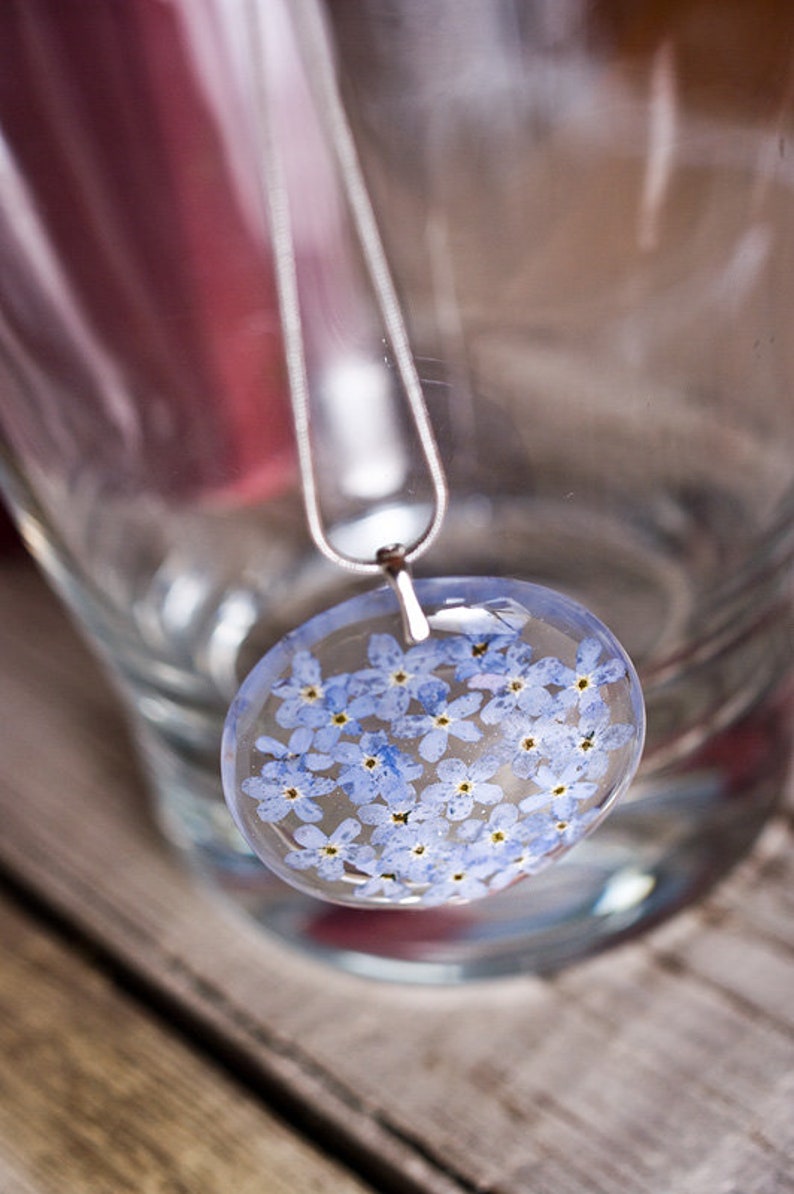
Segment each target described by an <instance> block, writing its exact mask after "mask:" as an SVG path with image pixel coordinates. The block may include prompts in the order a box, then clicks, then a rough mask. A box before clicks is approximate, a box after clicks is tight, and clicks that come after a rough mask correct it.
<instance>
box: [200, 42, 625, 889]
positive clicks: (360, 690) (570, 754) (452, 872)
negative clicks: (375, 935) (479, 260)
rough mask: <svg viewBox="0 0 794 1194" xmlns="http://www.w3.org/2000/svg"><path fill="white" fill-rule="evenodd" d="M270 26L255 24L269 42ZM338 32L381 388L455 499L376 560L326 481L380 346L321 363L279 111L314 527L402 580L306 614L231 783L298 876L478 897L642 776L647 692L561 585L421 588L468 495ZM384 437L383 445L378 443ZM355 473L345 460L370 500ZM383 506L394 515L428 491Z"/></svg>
mask: <svg viewBox="0 0 794 1194" xmlns="http://www.w3.org/2000/svg"><path fill="white" fill-rule="evenodd" d="M261 32H262V31H261V29H259V28H258V27H257V28H255V29H252V42H253V44H257V38H258V37H259V36H260V34H261ZM323 44H324V43H323V42H322V38H321V39H320V41H319V42H318V47H319V49H318V50H317V53H316V54H315V58H314V63H313V65H314V71H313V74H314V76H315V78H316V80H317V81H318V86H320V88H321V91H322V97H323V106H324V108H325V109H326V111H327V114H328V129H329V135H330V140H331V148H332V149H333V151H334V156H335V160H336V163H337V166H338V172H339V180H340V183H341V188H342V191H343V193H344V195H345V196H346V198H347V204H348V208H349V216H350V227H351V231H353V232H354V233H355V237H354V239H355V240H356V241H357V243H358V245H359V247H360V251H361V264H362V265H363V267H364V270H363V273H362V275H361V276H362V277H366V278H368V283H369V287H370V297H371V299H372V307H373V310H372V314H373V316H374V315H375V314H376V313H377V315H378V316H379V321H380V328H379V330H380V332H382V336H380V335H379V337H378V348H377V359H378V360H379V361H380V362H381V364H380V365H378V366H377V367H376V369H375V372H376V373H377V374H378V379H379V381H378V386H377V387H376V392H377V394H378V395H379V402H380V399H381V398H383V396H384V395H385V394H387V393H392V394H393V395H394V398H395V402H399V401H402V400H404V403H405V409H404V411H402V412H400V414H401V416H404V417H405V421H406V425H408V424H409V423H410V424H411V425H412V428H413V439H412V442H413V444H414V449H412V450H413V452H414V455H415V456H416V458H417V459H416V461H415V464H416V465H417V467H418V465H419V463H420V461H419V457H421V459H422V460H423V462H424V466H425V468H426V472H427V481H428V485H429V489H428V492H430V493H432V495H433V501H432V507H431V509H430V510H429V514H428V521H427V524H426V526H425V529H424V531H423V532H422V533H421V534H420V535H419V536H418V537H417V538H416V539H414V541H413V542H412V543H409V544H408V545H407V546H405V547H403V546H401V545H399V544H397V545H394V546H386V547H381V548H380V549H379V550H377V551H376V552H375V553H374V557H371V556H369V555H368V554H366V553H365V556H364V558H358V557H355V556H351V555H348V554H346V553H345V552H343V551H341V550H340V549H339V547H338V545H336V544H335V543H334V541H333V537H332V536H329V535H328V534H327V533H326V529H325V519H324V516H323V510H322V508H321V501H320V491H321V488H322V489H323V490H327V489H328V486H329V478H331V477H333V476H334V469H333V468H330V467H329V459H330V458H329V457H328V454H327V453H326V468H325V470H324V478H323V486H322V487H321V486H320V484H319V480H320V479H319V478H318V476H317V472H316V469H315V443H314V440H315V435H316V434H319V431H318V430H317V428H319V429H322V427H323V426H324V425H325V424H324V422H323V419H319V420H316V421H315V420H314V419H313V414H314V412H315V411H316V409H317V406H318V404H319V405H320V406H322V403H323V401H326V402H327V401H329V398H328V392H327V391H329V387H328V386H327V385H325V384H324V383H323V381H322V378H323V376H325V377H326V381H327V378H328V377H329V376H333V375H335V373H336V372H338V370H336V366H337V365H338V364H339V363H340V361H341V362H342V363H345V364H346V375H347V376H350V375H351V369H352V372H353V373H355V372H356V370H355V368H354V367H353V366H355V363H356V361H357V360H358V359H359V356H360V354H361V352H362V347H361V345H360V344H359V343H358V341H356V342H355V343H353V344H351V345H345V344H344V343H343V342H341V341H339V340H338V339H336V338H335V339H334V340H333V343H331V344H330V345H328V344H326V345H325V346H324V347H323V349H322V351H320V347H319V346H318V345H316V344H315V345H314V349H313V356H312V373H311V376H310V372H309V368H308V365H307V356H306V352H305V342H304V326H303V310H304V302H303V299H304V298H305V295H302V292H301V277H300V271H299V270H298V268H297V252H296V245H295V243H294V241H293V237H292V222H291V205H290V194H289V187H288V185H287V172H285V170H284V168H283V163H282V161H281V148H282V146H281V144H280V138H279V130H278V128H277V127H276V125H275V124H274V123H273V122H272V121H271V120H270V119H269V110H268V108H267V105H266V104H265V106H264V119H263V134H264V147H265V151H266V152H265V154H264V161H265V163H266V169H265V170H264V176H263V182H264V184H265V192H266V195H267V206H268V212H269V217H270V229H271V234H272V241H273V249H274V265H275V274H276V282H277V289H278V295H279V307H280V312H281V317H282V330H283V335H284V345H285V360H286V365H287V373H288V376H289V388H290V398H291V402H292V409H293V415H294V423H295V442H296V447H297V452H298V462H299V467H300V478H301V486H302V490H303V497H304V504H305V509H306V520H307V527H308V530H309V533H310V535H311V537H312V539H313V540H314V543H315V545H316V546H317V549H318V551H320V552H321V553H322V554H323V555H324V556H325V557H326V558H327V559H329V560H331V561H332V562H334V563H335V564H337V565H338V566H339V567H341V568H344V569H347V570H348V571H352V572H354V573H358V574H360V575H369V576H376V575H377V576H380V577H381V578H382V577H383V576H384V575H385V577H386V579H387V580H388V581H389V585H390V587H388V588H379V589H376V590H374V591H372V592H370V593H367V594H365V595H363V596H360V597H355V598H353V599H352V600H350V601H346V602H344V603H343V604H341V605H337V606H335V607H333V608H332V609H329V610H327V611H326V612H324V613H321V614H319V615H317V616H316V617H314V618H312V619H311V620H309V621H308V622H305V623H304V624H303V625H302V626H299V627H298V628H297V629H296V630H294V631H292V633H291V634H288V635H287V636H286V637H285V638H284V639H282V640H281V642H280V643H278V644H277V645H276V646H274V647H273V648H272V649H271V650H270V651H269V652H268V653H267V654H266V655H265V656H264V658H263V659H262V660H261V661H260V663H259V664H258V665H257V666H256V667H255V668H254V670H253V672H252V673H251V674H250V676H249V677H248V678H247V680H246V681H245V682H244V684H243V686H242V688H241V690H240V692H239V694H238V696H237V697H236V699H235V701H234V703H233V705H232V707H231V709H230V711H229V715H228V718H227V722H226V728H225V733H224V740H223V757H222V773H223V783H224V791H225V794H226V799H227V802H228V804H229V806H230V808H231V811H232V813H233V815H234V818H235V820H236V823H237V825H238V826H239V828H240V830H241V832H242V834H243V836H244V837H245V838H246V839H247V841H248V842H249V844H250V846H251V848H252V849H253V850H254V852H255V853H256V854H258V855H259V857H260V858H262V860H263V861H264V862H265V863H266V864H267V866H268V867H269V868H270V869H271V870H272V871H274V872H275V873H276V874H277V875H280V876H281V878H283V879H285V880H286V881H287V882H288V883H291V884H293V885H294V886H295V887H298V888H300V889H302V890H304V891H306V892H309V893H311V894H312V895H315V896H319V897H321V898H323V899H326V900H331V901H335V902H338V903H343V904H352V905H356V906H359V907H362V906H389V907H406V908H415V907H429V906H436V905H440V904H446V903H461V902H466V901H468V900H474V899H478V898H480V897H483V896H486V895H488V894H489V893H490V892H494V891H499V890H501V889H503V888H505V887H507V886H508V885H510V884H511V883H514V882H516V881H518V880H521V879H523V878H525V877H526V876H529V875H533V874H535V873H536V872H537V871H539V870H541V869H542V868H543V867H545V866H546V865H548V864H549V863H550V862H552V861H553V860H554V859H557V858H560V857H561V856H562V855H563V854H565V853H566V851H567V850H569V849H570V848H571V847H572V846H573V845H575V843H576V842H577V841H579V840H580V839H581V838H582V837H584V836H585V834H587V833H589V832H590V831H591V830H593V829H594V828H595V827H596V825H598V823H599V822H600V820H601V819H602V818H603V817H604V815H605V814H606V812H607V811H608V809H609V808H610V807H611V805H612V804H613V803H614V801H615V800H616V799H617V798H618V796H619V795H620V793H621V792H622V791H623V790H624V789H625V788H626V787H627V785H628V783H629V781H630V780H631V778H632V776H633V774H634V772H635V770H636V768H637V765H638V762H639V758H640V754H641V751H642V744H643V737H644V725H645V723H644V710H643V702H642V695H641V691H640V686H639V683H638V680H637V677H636V675H635V672H634V669H633V668H632V666H631V663H630V661H629V660H628V658H627V656H626V655H625V653H624V652H623V650H622V648H621V647H620V645H619V644H618V643H617V642H616V640H615V639H614V638H613V636H612V635H611V633H610V632H609V631H608V630H607V629H606V627H604V626H603V625H602V624H601V623H600V622H599V621H598V620H597V619H596V618H595V617H594V616H593V615H592V614H590V613H588V612H587V611H586V610H584V609H582V608H581V607H580V606H578V605H576V604H575V603H573V602H571V601H569V600H568V599H567V598H565V597H564V596H562V595H560V594H559V593H554V592H551V591H549V590H547V589H542V588H539V587H537V586H536V585H532V584H528V583H525V582H522V581H517V580H506V579H503V578H488V577H469V578H464V579H446V578H445V579H436V580H424V581H418V582H417V583H416V585H415V586H414V584H413V582H412V580H411V575H410V570H409V566H410V565H411V564H412V563H413V562H414V561H415V560H416V559H418V558H419V556H420V555H421V554H423V553H424V552H426V551H428V550H429V548H430V547H431V546H432V544H433V542H434V541H435V539H436V537H437V536H438V534H439V533H440V531H441V528H442V525H443V522H444V516H445V512H446V509H447V504H448V497H449V494H448V487H447V482H446V477H445V473H444V467H443V463H442V459H441V454H440V451H439V447H438V444H437V443H436V439H435V435H434V431H433V427H432V425H431V422H430V418H429V415H428V411H427V408H426V404H425V401H424V394H423V389H422V383H421V380H420V378H419V376H418V373H417V370H416V365H415V361H414V354H413V352H412V350H411V346H410V341H409V337H408V329H407V327H406V323H405V320H404V319H403V315H402V311H401V308H400V304H399V300H398V294H397V290H396V288H395V286H394V284H393V282H392V279H391V274H390V270H389V264H388V260H387V257H386V253H385V250H384V246H383V243H382V242H381V238H380V234H379V230H378V227H377V223H376V221H375V217H374V212H373V210H372V207H371V205H370V202H369V197H368V192H367V185H366V179H365V177H364V175H363V172H362V170H361V168H360V165H359V163H358V159H357V154H356V147H355V138H354V136H353V135H352V130H351V129H350V128H349V126H348V123H347V119H346V115H345V111H344V104H343V102H342V99H341V96H340V95H339V93H338V91H337V89H336V86H335V82H334V75H333V60H332V58H331V57H329V56H328V55H327V54H325V52H324V51H323V50H322V46H323ZM265 82H266V81H265ZM266 94H267V88H266V86H263V88H262V95H263V96H265V95H266ZM343 276H344V277H347V276H348V275H347V273H346V272H344V271H343ZM357 276H358V275H357ZM362 297H363V296H362V295H358V296H357V301H360V300H361V299H362ZM373 326H375V325H374V324H373ZM384 349H385V350H386V355H385V356H384V353H383V350H384ZM324 354H325V355H324ZM326 358H327V359H326ZM362 359H363V363H364V366H365V368H364V371H363V374H361V375H360V377H359V381H360V383H361V384H365V385H372V384H373V383H372V375H373V370H372V367H373V359H371V358H367V357H366V354H365V356H364V358H362ZM384 362H385V363H384ZM392 366H393V370H394V372H393V376H392ZM324 370H325V374H324V372H323V371H324ZM362 377H363V379H364V381H363V382H361V378H362ZM317 379H319V382H318V383H317V384H314V383H315V382H316V381H317ZM398 380H399V384H397V381H398ZM361 384H359V386H358V390H357V391H356V393H357V395H358V397H357V401H358V407H357V409H360V410H362V411H364V410H365V409H366V407H367V404H366V402H363V401H362V393H361ZM331 389H333V387H331ZM354 390H355V387H354ZM329 392H330V391H329ZM400 393H402V399H401V398H400V397H399V395H400ZM324 395H325V397H324ZM337 401H338V402H342V401H343V396H341V395H337ZM376 406H378V404H377V403H376ZM378 409H380V407H379V406H378ZM326 413H327V412H326ZM400 424H401V419H400V418H396V419H395V425H400ZM384 425H385V424H384ZM371 442H372V437H371V436H370V437H369V439H366V438H365V439H364V440H363V441H362V449H361V450H362V454H363V455H365V456H368V454H370V453H371V448H370V447H368V446H367V445H369V444H371ZM326 447H327V445H326ZM370 463H371V461H370V460H369V459H367V464H368V465H369V464H370ZM347 464H348V465H349V461H348V462H347ZM343 472H344V462H340V464H339V475H340V489H341V490H342V491H343V492H344V493H345V494H346V495H347V497H350V496H351V493H352V490H351V491H348V490H349V485H348V488H346V487H345V484H344V483H343V481H344V477H343V476H342V474H343ZM347 480H348V482H349V481H350V476H348V478H347ZM415 482H416V478H414V479H413V484H414V485H415ZM406 485H407V478H406ZM374 500H375V499H374V498H373V501H374ZM380 500H381V505H382V507H383V508H382V509H381V510H380V513H381V514H382V515H386V514H387V513H388V509H389V507H390V506H392V507H394V508H399V507H400V506H401V504H403V503H405V504H406V505H407V506H410V505H411V503H412V501H413V500H414V499H413V498H412V497H411V493H410V492H406V493H405V494H404V495H402V496H401V495H400V494H399V493H397V492H394V493H392V492H389V493H382V494H380ZM384 502H385V506H383V503H384Z"/></svg>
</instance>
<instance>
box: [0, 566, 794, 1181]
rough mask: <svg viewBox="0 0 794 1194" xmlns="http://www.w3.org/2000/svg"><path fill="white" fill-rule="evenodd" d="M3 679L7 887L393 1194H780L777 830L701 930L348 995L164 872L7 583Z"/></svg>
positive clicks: (111, 727) (682, 921)
mask: <svg viewBox="0 0 794 1194" xmlns="http://www.w3.org/2000/svg"><path fill="white" fill-rule="evenodd" d="M26 625H30V626H34V627H36V628H38V629H39V635H37V638H36V640H35V641H26V640H25V638H24V635H23V630H24V627H25V626H26ZM0 658H2V660H3V678H2V684H1V685H0V713H1V715H2V716H1V717H0V737H1V739H2V749H1V750H0V815H2V817H3V821H4V834H3V837H2V840H0V861H2V863H3V865H5V867H6V868H7V869H8V870H9V871H10V872H11V873H12V874H13V875H15V876H16V877H17V879H18V880H19V881H20V882H22V883H25V884H27V885H29V886H31V887H33V888H35V890H36V891H38V892H39V893H40V894H41V896H42V898H44V899H46V900H47V901H48V902H49V903H50V904H51V905H52V906H53V907H55V908H57V909H58V910H59V911H60V912H61V914H63V915H64V916H66V917H68V918H69V920H70V921H71V922H72V923H74V924H76V925H77V926H79V927H80V928H81V930H82V931H84V932H85V933H87V934H88V935H89V936H90V937H91V939H93V940H95V941H97V942H98V943H100V945H101V946H102V948H104V949H107V950H109V951H111V952H112V953H113V955H114V956H116V957H118V958H119V959H121V960H122V961H123V962H124V963H125V964H126V965H127V966H129V967H130V968H132V969H134V970H135V972H136V973H137V974H139V975H140V976H141V977H142V978H143V979H144V980H145V981H146V982H148V983H150V984H151V985H152V987H153V988H155V989H157V990H158V991H159V992H161V993H162V994H163V995H164V996H166V997H167V998H169V999H171V1000H173V1001H174V1002H175V1003H177V1004H178V1005H179V1006H180V1007H181V1008H183V1009H184V1010H185V1011H186V1012H187V1013H189V1014H190V1015H191V1016H192V1017H193V1018H194V1020H195V1023H196V1024H198V1025H200V1026H202V1028H203V1030H204V1031H205V1032H206V1033H207V1034H208V1036H209V1035H214V1036H215V1037H216V1038H217V1039H218V1040H220V1041H222V1042H223V1043H224V1045H225V1046H226V1047H228V1048H229V1049H238V1050H239V1051H240V1053H241V1054H243V1055H244V1056H245V1057H246V1059H247V1060H248V1062H249V1063H250V1065H251V1067H252V1068H253V1069H254V1070H256V1071H257V1072H259V1073H261V1075H262V1076H263V1079H265V1080H266V1081H267V1082H269V1083H271V1084H272V1086H273V1089H283V1090H284V1091H286V1092H288V1093H289V1094H290V1095H291V1096H292V1097H293V1098H295V1099H298V1100H301V1101H302V1102H303V1103H304V1104H305V1105H306V1106H307V1107H309V1108H310V1109H311V1111H312V1112H313V1114H314V1115H315V1116H316V1117H317V1121H318V1123H319V1124H320V1125H322V1124H324V1125H325V1127H326V1129H327V1130H328V1131H333V1132H335V1133H338V1134H339V1135H340V1137H341V1138H343V1139H345V1140H347V1141H348V1142H350V1143H351V1144H352V1145H354V1146H355V1147H356V1148H357V1149H359V1150H360V1152H361V1154H362V1156H368V1157H370V1158H378V1159H380V1161H381V1162H382V1163H383V1164H384V1165H385V1166H386V1167H388V1168H390V1169H391V1170H392V1171H393V1172H395V1173H398V1174H401V1175H402V1178H403V1180H404V1182H405V1185H406V1188H408V1183H409V1182H413V1183H414V1186H415V1187H416V1188H418V1189H422V1190H426V1191H428V1192H429V1191H432V1192H433V1194H438V1192H442V1191H443V1192H444V1194H450V1192H452V1191H458V1192H460V1191H461V1190H465V1189H472V1188H473V1189H483V1190H492V1191H494V1192H498V1194H523V1192H524V1191H527V1192H529V1191H531V1192H532V1194H545V1192H546V1191H548V1192H549V1194H552V1192H553V1194H568V1192H570V1194H574V1192H579V1191H586V1192H587V1194H590V1192H591V1191H592V1192H594V1194H599V1192H603V1194H619V1192H620V1194H625V1191H626V1190H631V1191H632V1194H669V1191H670V1190H675V1191H676V1194H707V1191H708V1194H712V1192H714V1191H717V1190H725V1191H736V1192H737V1194H771V1192H772V1191H773V1190H774V1191H786V1190H788V1189H789V1188H794V1127H793V1126H792V1125H794V1116H792V1114H791V1111H792V1106H791V1094H792V1090H791V1081H792V1073H794V1033H793V1032H792V1027H794V1026H793V1025H792V1016H791V1006H792V1002H793V1001H792V999H791V996H792V994H793V993H794V952H793V950H792V945H794V925H792V923H791V920H790V919H787V918H786V917H785V915H783V914H781V911H780V910H781V909H786V908H790V906H791V895H790V889H789V883H790V876H791V863H790V857H791V855H790V846H791V841H790V830H789V828H788V826H787V824H786V822H785V820H784V819H783V818H781V819H780V821H779V822H778V823H777V824H775V825H774V826H773V827H772V828H771V829H770V831H769V832H768V833H767V834H766V835H765V836H764V838H763V840H762V842H761V843H760V844H759V847H758V848H757V849H756V851H755V852H754V853H753V855H752V857H751V858H750V859H748V860H747V862H745V863H744V864H743V866H742V867H740V868H739V869H738V870H737V871H736V872H735V873H734V875H733V876H732V877H731V878H730V879H729V880H728V881H727V882H726V883H724V884H723V885H722V886H721V888H720V889H719V890H718V891H717V892H716V893H715V894H714V895H713V896H712V897H711V898H710V899H709V900H708V901H706V902H705V904H704V905H703V906H702V907H701V908H699V909H696V910H692V911H690V912H688V913H686V914H684V915H682V916H680V917H679V918H677V919H676V920H675V921H674V922H672V923H671V924H670V925H667V926H664V927H663V928H661V929H659V930H657V931H656V932H654V933H652V934H650V935H649V936H648V937H647V938H645V939H644V940H643V941H640V942H636V943H634V944H631V945H629V946H626V947H623V948H622V949H621V950H619V951H616V952H614V953H612V954H609V955H605V956H603V957H600V958H597V959H594V960H592V961H590V962H588V963H587V964H584V965H581V966H578V967H576V968H574V969H572V970H570V971H568V972H566V973H565V974H563V975H560V976H559V977H557V978H556V979H554V980H540V979H534V978H531V977H527V978H523V979H519V980H513V981H511V982H503V983H496V984H491V985H481V986H475V987H472V988H469V989H458V990H455V989H448V990H444V989H440V990H421V989H411V988H396V987H388V986H381V985H378V984H372V983H366V982H364V981H361V980H356V979H354V978H351V977H349V976H346V975H343V974H337V973H335V972H331V971H327V970H324V969H322V968H320V967H319V966H317V965H315V964H313V963H311V962H309V961H307V960H305V959H303V958H300V957H297V956H294V955H292V954H291V953H289V952H288V951H287V950H286V949H284V948H283V947H282V946H280V945H279V944H278V943H276V942H275V941H271V940H269V939H268V938H266V937H265V935H263V934H262V933H260V932H259V931H258V930H257V929H255V927H254V926H252V925H251V924H250V923H249V922H247V921H246V920H245V919H244V918H242V917H241V916H240V915H239V913H236V912H234V911H233V910H231V909H229V908H227V907H226V906H224V905H221V904H220V903H219V902H217V901H216V900H215V899H213V898H212V897H210V896H209V895H208V894H207V893H206V892H204V891H202V890H201V889H200V888H198V887H196V886H194V885H193V884H192V883H191V881H190V880H189V879H188V877H187V876H186V875H185V874H184V873H183V872H182V871H181V870H180V869H179V868H178V867H177V866H176V865H175V863H174V861H173V860H172V859H171V858H170V856H169V855H168V853H167V852H166V851H165V850H164V849H163V847H162V846H161V844H160V843H159V842H158V840H157V838H156V835H155V834H154V833H153V831H152V829H151V826H150V825H149V823H148V821H147V818H146V815H145V807H144V802H143V799H142V788H141V784H140V780H139V779H138V778H137V776H136V772H135V769H134V767H133V766H132V765H131V763H130V756H129V753H128V749H127V747H126V745H125V740H124V735H123V733H122V731H121V729H120V726H119V722H118V719H117V717H116V715H115V714H114V713H113V710H112V705H111V704H110V702H109V698H108V695H107V687H106V685H105V684H104V682H102V681H101V680H99V679H98V678H97V676H96V673H95V670H94V669H93V667H92V665H91V664H90V663H89V662H88V661H87V660H86V657H85V652H84V650H83V648H82V647H80V646H79V645H77V644H76V643H75V641H74V638H73V635H71V634H70V633H69V632H68V631H67V630H66V629H65V627H64V625H63V620H62V617H61V615H60V614H59V613H58V612H57V610H56V609H55V607H54V603H53V600H52V598H51V597H49V595H47V594H46V593H45V592H44V590H43V588H42V587H41V585H40V582H38V580H36V579H34V578H33V577H32V576H31V575H30V573H29V571H28V570H27V569H26V568H24V567H18V568H16V569H15V570H13V575H11V576H6V577H5V578H0ZM26 1194H27V1192H26Z"/></svg>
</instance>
